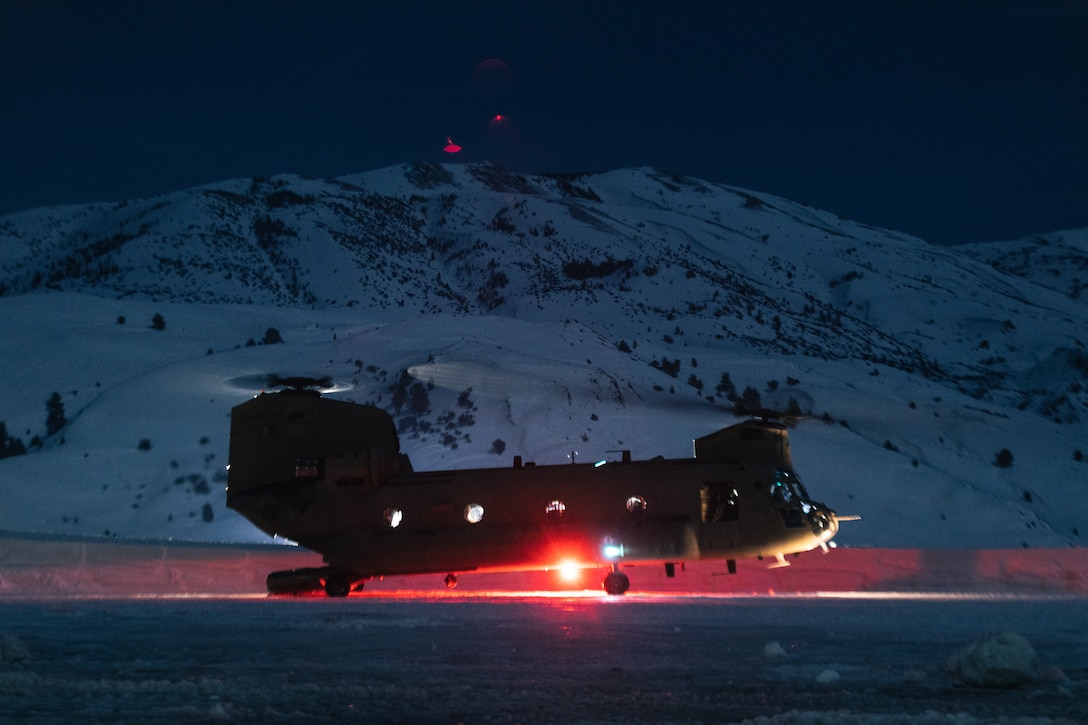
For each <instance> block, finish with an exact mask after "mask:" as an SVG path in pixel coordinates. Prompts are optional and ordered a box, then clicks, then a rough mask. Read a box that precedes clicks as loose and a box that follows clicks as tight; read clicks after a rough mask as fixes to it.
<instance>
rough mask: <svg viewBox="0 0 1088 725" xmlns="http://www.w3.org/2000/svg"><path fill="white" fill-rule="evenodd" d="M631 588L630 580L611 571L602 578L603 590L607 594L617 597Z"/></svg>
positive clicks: (624, 575)
mask: <svg viewBox="0 0 1088 725" xmlns="http://www.w3.org/2000/svg"><path fill="white" fill-rule="evenodd" d="M630 588H631V580H630V579H628V578H627V575H626V574H622V573H620V572H618V571H615V570H613V571H612V572H610V573H609V574H608V575H607V576H605V578H604V590H605V592H606V593H607V594H611V595H613V596H619V595H621V594H623V593H624V592H626V591H627V590H628V589H630Z"/></svg>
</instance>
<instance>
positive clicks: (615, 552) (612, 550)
mask: <svg viewBox="0 0 1088 725" xmlns="http://www.w3.org/2000/svg"><path fill="white" fill-rule="evenodd" d="M604 555H605V558H607V559H618V558H620V557H622V556H623V544H605V545H604Z"/></svg>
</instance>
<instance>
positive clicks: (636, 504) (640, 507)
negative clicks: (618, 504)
mask: <svg viewBox="0 0 1088 725" xmlns="http://www.w3.org/2000/svg"><path fill="white" fill-rule="evenodd" d="M645 510H646V499H644V498H642V496H631V497H630V498H628V499H627V512H628V513H631V514H639V513H642V512H643V511H645Z"/></svg>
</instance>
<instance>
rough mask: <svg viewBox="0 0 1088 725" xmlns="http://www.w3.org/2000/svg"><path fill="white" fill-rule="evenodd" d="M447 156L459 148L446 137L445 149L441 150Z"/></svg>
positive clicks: (459, 148)
mask: <svg viewBox="0 0 1088 725" xmlns="http://www.w3.org/2000/svg"><path fill="white" fill-rule="evenodd" d="M442 150H443V151H445V152H446V153H447V154H455V153H457V152H458V151H460V150H461V147H460V146H458V145H457V144H455V143H454V142H453V139H452V138H450V137H449V136H447V137H446V147H445V148H443V149H442Z"/></svg>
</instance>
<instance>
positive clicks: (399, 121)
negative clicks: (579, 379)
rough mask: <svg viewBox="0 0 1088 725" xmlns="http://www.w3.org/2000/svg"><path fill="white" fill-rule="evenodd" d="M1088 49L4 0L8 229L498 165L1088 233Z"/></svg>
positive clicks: (670, 6) (535, 16)
mask: <svg viewBox="0 0 1088 725" xmlns="http://www.w3.org/2000/svg"><path fill="white" fill-rule="evenodd" d="M1086 46H1088V2H1069V1H1060V0H1053V1H1048V0H1039V1H1032V0H1022V1H1017V2H1012V1H1009V2H997V1H991V2H979V1H974V0H964V1H961V2H943V1H942V2H900V1H897V0H882V1H880V2H872V1H871V0H857V1H847V0H839V1H836V0H827V1H826V2H809V1H802V0H796V1H786V0H747V1H738V2H709V1H707V2H683V1H682V0H674V1H672V2H666V1H660V2H639V1H631V0H627V1H624V2H620V1H619V0H616V1H611V0H610V1H608V2H604V1H603V0H601V1H598V2H595V1H593V0H580V1H579V2H567V1H566V0H548V1H547V2H513V1H507V2H474V3H463V2H444V3H437V2H432V3H410V2H406V3H369V2H367V3H362V2H360V3H346V2H343V3H342V2H335V3H333V2H322V1H317V2H314V1H310V2H294V3H289V2H281V1H276V0H267V1H265V2H250V1H248V0H236V1H234V2H229V1H227V0H215V1H214V2H206V1H201V0H194V1H192V2H178V1H168V0H163V1H162V2H159V1H156V2H148V1H147V0H138V1H133V2H117V1H111V0H95V2H78V1H76V0H72V1H71V2H63V1H60V0H0V214H6V213H10V212H13V211H19V210H22V209H27V208H31V207H35V206H41V205H48V204H62V203H82V202H90V201H115V200H120V199H127V198H136V197H140V196H149V195H154V194H158V193H163V192H168V191H174V190H178V189H183V188H187V187H190V186H195V185H199V184H203V183H208V182H213V181H219V180H223V179H228V178H236V177H248V176H256V175H271V174H276V173H298V174H302V175H306V176H319V177H329V176H337V175H343V174H349V173H355V172H359V171H366V170H369V169H374V168H379V167H383V166H388V165H393V164H399V163H403V162H406V161H413V160H415V161H423V160H432V161H475V160H480V159H485V158H486V159H491V160H494V161H496V162H498V163H501V164H503V165H504V166H507V167H508V168H512V169H514V170H519V171H526V172H532V171H602V170H608V169H613V168H620V167H628V166H657V167H660V168H663V169H666V170H670V171H677V172H680V173H684V174H688V175H691V176H698V177H702V178H705V179H709V180H713V181H721V182H724V183H728V184H732V185H736V186H742V187H746V188H749V189H755V190H759V191H765V192H770V193H774V194H778V195H781V196H786V197H789V198H791V199H795V200H797V201H801V202H805V203H808V204H811V205H813V206H816V207H820V208H823V209H827V210H829V211H833V212H835V213H837V214H839V215H841V216H844V217H848V218H852V219H856V220H858V221H862V222H866V223H870V224H873V225H877V226H883V227H889V228H893V229H897V230H902V231H906V232H910V233H913V234H917V235H919V236H921V237H923V238H925V239H928V240H930V241H933V242H938V243H956V242H970V241H997V240H1002V239H1010V238H1015V237H1020V236H1026V235H1029V234H1032V233H1036V232H1047V231H1052V230H1055V229H1060V228H1070V227H1084V226H1088V51H1086V50H1085V47H1086ZM488 59H500V60H501V61H502V62H501V63H498V62H493V63H490V64H487V63H484V61H487V60H488ZM481 63H484V64H483V65H481ZM496 114H503V116H504V120H503V121H502V122H498V123H496V122H494V121H492V120H491V119H492V118H493V117H494V116H495V115H496ZM447 136H452V138H453V140H454V141H455V142H456V143H458V144H460V145H461V146H463V148H464V150H463V151H462V152H461V153H460V154H457V155H455V156H453V155H449V154H446V153H444V152H443V151H442V148H443V146H444V145H445V143H446V137H447Z"/></svg>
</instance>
